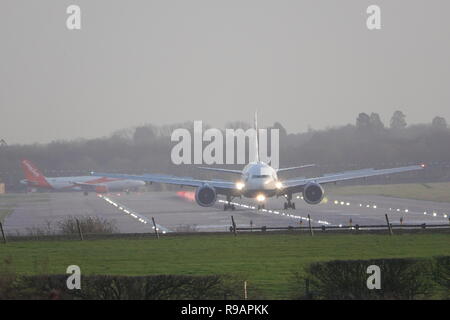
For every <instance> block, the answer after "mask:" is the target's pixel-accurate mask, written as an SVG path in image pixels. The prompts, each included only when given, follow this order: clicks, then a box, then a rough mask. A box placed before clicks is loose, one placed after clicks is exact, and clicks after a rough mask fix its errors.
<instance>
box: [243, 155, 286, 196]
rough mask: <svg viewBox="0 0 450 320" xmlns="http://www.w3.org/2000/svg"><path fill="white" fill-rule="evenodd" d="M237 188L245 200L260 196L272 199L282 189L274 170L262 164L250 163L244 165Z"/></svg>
mask: <svg viewBox="0 0 450 320" xmlns="http://www.w3.org/2000/svg"><path fill="white" fill-rule="evenodd" d="M237 186H238V188H241V194H242V195H243V196H244V197H247V198H255V197H258V196H260V195H263V196H264V198H266V197H273V196H275V195H277V194H278V193H279V191H280V190H281V189H282V185H281V182H280V181H279V180H278V176H277V172H276V170H275V169H274V168H272V167H271V166H269V165H268V164H266V163H264V162H252V163H249V164H248V165H246V166H245V167H244V169H243V170H242V176H241V181H240V182H238V183H237ZM260 199H262V198H260Z"/></svg>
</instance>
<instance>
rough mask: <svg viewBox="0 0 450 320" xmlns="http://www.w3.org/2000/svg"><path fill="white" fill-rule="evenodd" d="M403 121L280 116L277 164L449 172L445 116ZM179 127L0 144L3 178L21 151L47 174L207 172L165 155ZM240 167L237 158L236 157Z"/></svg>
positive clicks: (11, 178)
mask: <svg viewBox="0 0 450 320" xmlns="http://www.w3.org/2000/svg"><path fill="white" fill-rule="evenodd" d="M430 120H431V122H428V123H419V124H408V123H407V116H406V115H405V114H404V113H403V112H402V111H395V112H394V114H393V115H392V117H391V119H390V121H389V124H388V125H385V124H384V123H383V122H382V120H381V117H380V115H379V114H378V113H374V112H372V113H360V114H358V115H357V116H356V118H355V120H354V121H353V123H349V124H347V125H343V126H336V127H330V128H326V129H323V130H314V129H308V130H307V131H306V132H301V133H287V131H286V129H285V128H284V127H283V125H282V124H281V123H279V122H275V123H274V124H273V125H272V127H271V128H277V129H279V132H280V166H281V167H283V166H294V165H298V164H306V163H315V164H317V167H316V168H312V169H308V170H309V171H308V173H310V174H322V173H325V172H332V171H334V170H350V169H358V168H365V167H388V166H394V165H406V164H413V163H421V162H426V163H429V164H430V166H431V167H436V169H435V170H434V171H433V170H432V171H430V172H431V173H432V174H430V175H429V176H428V178H429V179H431V180H445V179H449V178H450V174H449V164H450V129H449V128H448V125H447V121H446V120H445V118H443V117H440V116H436V117H434V118H431V119H430ZM249 127H251V125H249V124H247V123H243V122H230V123H228V124H227V125H226V128H243V129H247V128H249ZM176 128H187V129H189V130H192V122H185V123H178V124H173V125H165V126H156V125H153V124H148V125H143V126H139V127H136V128H129V129H124V130H120V131H117V132H114V133H113V134H111V135H110V136H108V137H102V138H96V139H76V140H71V141H59V140H55V141H53V142H51V143H47V144H29V145H2V146H0V178H1V179H2V180H3V181H5V182H6V183H7V185H10V186H12V185H16V184H17V183H18V181H20V179H23V175H22V172H21V169H20V160H21V159H30V160H31V161H33V162H35V163H36V165H38V166H39V167H40V168H42V170H43V171H44V173H45V174H47V175H49V176H62V175H80V174H88V173H89V172H90V171H103V172H108V171H109V172H127V173H135V174H138V173H144V172H157V173H165V174H177V175H187V176H193V175H195V176H198V177H211V175H212V173H209V172H200V171H199V170H198V169H196V166H195V165H184V166H176V165H173V164H172V163H171V161H170V153H171V149H172V147H173V146H174V145H175V144H176V143H175V142H171V139H170V136H171V133H172V131H173V130H174V129H176ZM235 167H236V168H241V167H242V165H236V166H235Z"/></svg>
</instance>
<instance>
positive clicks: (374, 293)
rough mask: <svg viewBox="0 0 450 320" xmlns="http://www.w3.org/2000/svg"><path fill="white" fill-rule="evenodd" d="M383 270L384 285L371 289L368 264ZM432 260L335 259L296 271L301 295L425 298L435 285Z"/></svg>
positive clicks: (321, 297)
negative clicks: (299, 271) (300, 271)
mask: <svg viewBox="0 0 450 320" xmlns="http://www.w3.org/2000/svg"><path fill="white" fill-rule="evenodd" d="M370 265H377V266H378V267H380V270H381V289H368V287H367V279H368V277H369V276H370V275H371V274H368V273H367V267H368V266H370ZM432 273H433V268H432V263H431V261H430V260H420V259H374V260H346V261H341V260H336V261H328V262H319V263H313V264H311V265H309V266H308V267H307V268H306V269H305V270H304V272H303V273H302V274H299V273H297V274H296V275H295V281H294V283H295V285H296V291H297V296H296V298H300V299H305V298H306V299H332V300H340V299H345V300H353V299H358V300H361V299H426V298H431V297H432V292H433V289H434V287H435V285H434V283H433V277H432Z"/></svg>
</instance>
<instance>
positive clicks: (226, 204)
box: [223, 203, 236, 211]
mask: <svg viewBox="0 0 450 320" xmlns="http://www.w3.org/2000/svg"><path fill="white" fill-rule="evenodd" d="M235 209H236V207H235V206H234V204H228V203H225V204H224V205H223V211H227V210H231V211H234V210H235Z"/></svg>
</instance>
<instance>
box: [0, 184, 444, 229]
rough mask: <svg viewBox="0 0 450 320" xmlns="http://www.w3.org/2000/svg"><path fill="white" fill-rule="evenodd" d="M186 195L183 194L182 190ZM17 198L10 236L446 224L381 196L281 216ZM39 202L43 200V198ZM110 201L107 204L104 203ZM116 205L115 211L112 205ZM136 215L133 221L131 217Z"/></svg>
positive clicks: (131, 202) (153, 195)
mask: <svg viewBox="0 0 450 320" xmlns="http://www.w3.org/2000/svg"><path fill="white" fill-rule="evenodd" d="M183 190H184V189H183ZM27 196H28V195H26V194H23V195H18V197H17V198H18V200H17V205H16V208H15V209H14V212H13V213H12V214H11V215H10V216H8V217H7V218H6V219H5V221H4V228H5V231H6V232H7V233H8V234H21V235H26V234H28V233H30V232H31V231H32V230H35V231H36V230H37V229H43V230H46V229H51V230H53V231H55V230H56V229H58V222H59V221H62V220H64V219H66V218H67V217H69V216H97V217H100V218H104V219H108V220H114V221H115V224H116V226H117V228H118V229H119V231H120V232H123V233H142V232H152V221H151V219H152V217H154V219H155V221H156V223H157V224H158V225H159V226H160V227H161V228H163V230H167V232H177V231H178V232H186V231H229V228H230V225H231V215H233V217H234V220H235V222H236V224H237V226H238V227H250V226H253V227H255V228H260V227H261V226H267V227H280V226H281V227H287V226H299V225H301V224H302V225H304V226H306V225H307V220H306V217H307V215H308V214H310V216H311V220H312V223H313V225H314V226H317V225H322V224H326V225H342V226H347V225H349V223H350V222H351V223H352V224H353V225H355V224H359V225H381V224H385V223H386V220H385V214H388V215H389V219H390V222H391V223H393V224H399V223H400V219H402V220H403V224H405V225H406V224H422V223H426V224H427V225H429V224H446V223H447V224H448V223H449V219H448V216H449V213H450V204H449V203H439V202H429V201H420V200H409V199H398V198H389V197H380V196H346V197H341V196H333V194H328V195H327V198H326V201H325V202H326V203H321V204H319V205H308V204H306V203H305V202H304V201H303V200H302V199H300V198H299V199H297V198H294V201H295V204H296V207H297V209H296V210H292V209H290V210H283V209H282V208H283V202H284V201H283V199H282V198H279V199H276V198H272V199H269V200H268V201H267V203H266V210H260V211H258V210H255V209H252V207H254V206H255V202H254V201H253V200H251V199H234V202H235V203H236V210H234V211H230V210H228V211H224V210H223V202H221V201H223V198H219V201H217V203H216V204H215V205H214V206H213V207H209V208H203V207H200V206H198V205H197V204H196V203H195V201H193V192H191V191H187V190H186V191H181V192H175V191H173V192H146V193H131V194H125V193H123V194H117V193H114V194H109V195H106V196H105V197H99V196H97V195H95V194H89V195H88V196H84V195H83V194H81V193H49V194H38V195H36V194H35V195H33V199H34V200H29V199H28V200H25V201H21V199H22V200H23V199H27ZM41 196H42V197H41ZM106 199H109V200H110V201H106ZM114 203H115V204H116V206H115V205H114ZM132 213H134V216H133V214H132ZM350 220H351V221H350Z"/></svg>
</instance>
